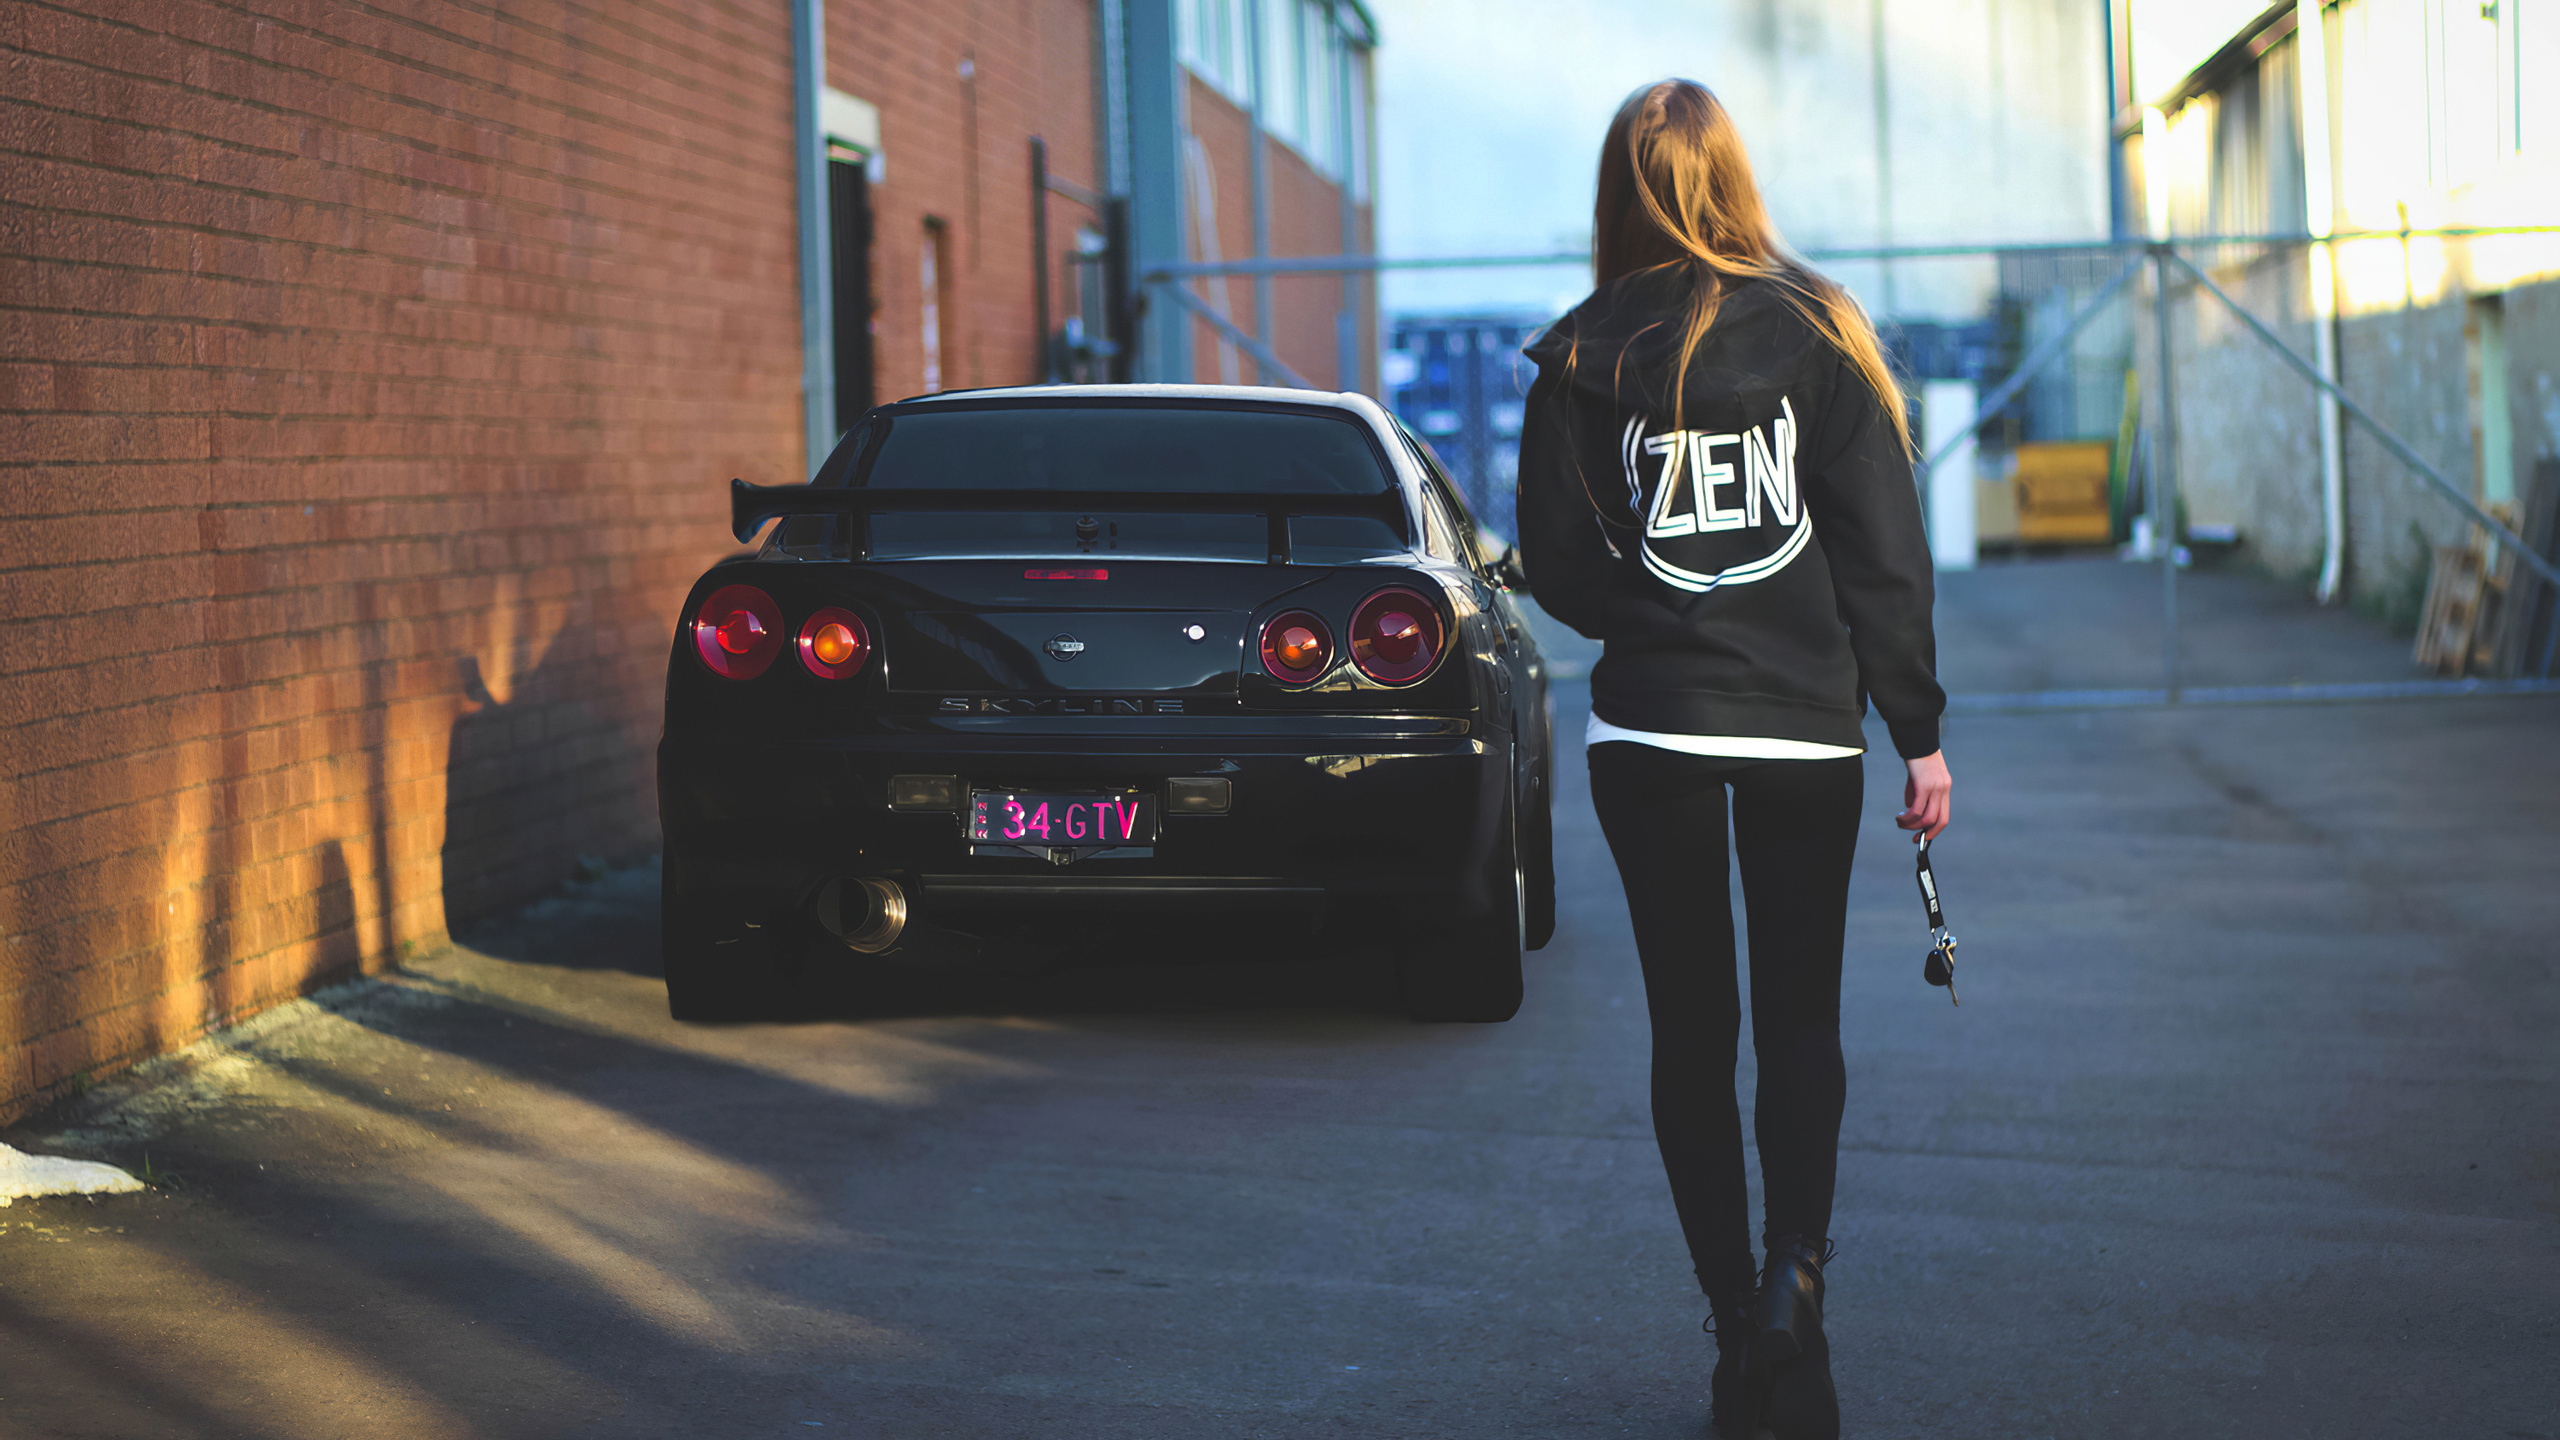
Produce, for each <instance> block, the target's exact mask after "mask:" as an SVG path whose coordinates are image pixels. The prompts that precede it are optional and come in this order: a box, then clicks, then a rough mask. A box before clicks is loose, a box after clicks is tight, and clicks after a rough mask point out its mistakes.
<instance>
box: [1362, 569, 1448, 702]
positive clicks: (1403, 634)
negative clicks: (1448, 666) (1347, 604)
mask: <svg viewBox="0 0 2560 1440" xmlns="http://www.w3.org/2000/svg"><path fill="white" fill-rule="evenodd" d="M1440 639H1441V631H1440V607H1438V606H1436V605H1434V604H1432V603H1431V602H1430V601H1429V600H1427V599H1424V598H1423V597H1422V596H1421V595H1420V594H1419V593H1417V592H1415V591H1412V590H1406V589H1403V588H1401V587H1397V588H1393V589H1387V590H1381V591H1379V592H1378V593H1377V594H1375V595H1372V596H1370V597H1369V598H1368V599H1366V600H1363V601H1361V602H1360V608H1359V609H1357V610H1354V611H1352V612H1351V663H1352V664H1354V665H1357V666H1359V667H1360V673H1361V674H1363V675H1366V676H1368V677H1369V678H1370V679H1372V680H1375V681H1377V682H1378V683H1379V684H1381V685H1410V684H1412V683H1413V682H1414V681H1416V680H1419V679H1421V678H1422V677H1423V676H1425V675H1428V674H1430V673H1431V667H1432V666H1434V665H1436V664H1438V663H1440Z"/></svg>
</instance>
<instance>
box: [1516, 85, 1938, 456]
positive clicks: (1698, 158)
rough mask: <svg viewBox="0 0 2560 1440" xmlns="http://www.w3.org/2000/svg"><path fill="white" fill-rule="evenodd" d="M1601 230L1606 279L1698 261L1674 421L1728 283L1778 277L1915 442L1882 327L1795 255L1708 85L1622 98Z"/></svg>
mask: <svg viewBox="0 0 2560 1440" xmlns="http://www.w3.org/2000/svg"><path fill="white" fill-rule="evenodd" d="M1591 239H1592V243H1591V268H1592V272H1593V273H1592V279H1593V281H1594V283H1596V284H1599V285H1606V284H1608V283H1609V282H1610V281H1612V280H1616V279H1618V278H1620V277H1621V276H1625V275H1632V274H1634V273H1635V272H1637V271H1639V270H1652V269H1658V268H1661V267H1664V266H1670V265H1685V266H1687V267H1688V268H1689V271H1690V277H1691V278H1690V284H1691V294H1690V299H1689V313H1688V316H1687V318H1686V320H1685V321H1684V322H1683V324H1682V326H1681V330H1680V358H1679V364H1678V367H1677V368H1676V369H1675V370H1674V371H1673V375H1672V382H1671V383H1672V396H1673V398H1672V413H1673V421H1672V424H1673V427H1674V428H1678V425H1679V406H1680V401H1679V395H1680V393H1681V391H1682V390H1683V389H1685V388H1686V387H1685V385H1683V384H1682V381H1683V380H1684V379H1685V377H1686V376H1687V375H1688V373H1689V363H1690V361H1691V360H1692V359H1694V358H1695V357H1696V355H1697V353H1698V346H1699V344H1700V343H1701V342H1703V341H1704V340H1705V339H1706V338H1707V327H1709V326H1710V325H1713V324H1714V323H1715V318H1716V311H1717V309H1718V308H1719V307H1720V306H1722V305H1723V303H1724V293H1725V281H1726V280H1727V279H1728V278H1731V279H1750V278H1759V279H1765V280H1769V281H1771V282H1773V283H1774V284H1775V285H1776V287H1777V292H1778V295H1779V297H1780V298H1781V299H1783V300H1784V301H1785V302H1786V304H1787V305H1788V306H1789V307H1790V308H1792V309H1793V310H1794V311H1795V312H1796V313H1797V314H1798V315H1800V316H1802V317H1804V320H1805V323H1806V324H1808V325H1811V326H1812V327H1813V328H1814V331H1815V333H1817V334H1819V335H1821V336H1822V338H1823V339H1825V340H1827V341H1829V342H1830V343H1831V345H1832V346H1833V348H1835V349H1837V350H1838V351H1839V352H1840V353H1841V355H1842V356H1843V357H1844V358H1846V359H1847V360H1848V362H1849V364H1850V366H1851V367H1852V368H1854V369H1855V370H1856V371H1857V372H1858V375H1859V377H1860V378H1861V379H1863V380H1865V381H1866V382H1867V387H1868V388H1869V389H1871V390H1873V391H1874V392H1875V396H1876V401H1877V403H1879V404H1881V405H1882V406H1883V407H1884V411H1885V414H1886V415H1888V416H1890V417H1891V418H1892V420H1893V429H1894V433H1895V434H1896V435H1897V436H1899V437H1900V438H1901V441H1902V447H1903V449H1904V450H1906V451H1907V450H1909V449H1910V448H1911V419H1910V416H1909V415H1908V414H1907V413H1905V408H1904V405H1903V401H1902V387H1901V386H1900V385H1898V384H1896V383H1895V382H1894V378H1893V370H1892V368H1891V367H1890V366H1889V365H1888V364H1887V363H1886V361H1885V357H1884V347H1883V346H1882V345H1880V344H1878V343H1877V341H1876V328H1875V326H1874V324H1873V323H1871V322H1870V321H1869V320H1868V319H1867V312H1866V311H1865V310H1863V309H1861V308H1860V307H1859V305H1858V302H1857V301H1856V300H1854V299H1852V298H1850V295H1849V292H1848V291H1846V290H1843V289H1841V288H1840V287H1839V286H1838V285H1837V284H1835V283H1833V282H1832V281H1831V280H1828V279H1826V278H1824V277H1823V276H1821V275H1819V274H1816V273H1815V272H1814V271H1813V270H1812V268H1811V267H1809V266H1807V265H1806V264H1805V263H1804V262H1803V261H1801V260H1798V259H1796V258H1795V257H1794V256H1792V255H1789V254H1788V253H1787V252H1786V250H1785V247H1784V243H1783V242H1782V241H1780V240H1779V238H1778V230H1777V227H1776V226H1775V225H1772V224H1771V223H1770V222H1769V211H1768V207H1767V206H1765V205H1763V204H1761V203H1760V187H1759V186H1758V184H1756V183H1755V182H1754V181H1753V180H1752V178H1751V157H1750V155H1749V154H1748V153H1746V152H1745V151H1744V149H1743V147H1742V132H1741V130H1740V129H1739V128H1737V127H1736V126H1735V125H1734V123H1733V117H1732V116H1731V115H1729V114H1727V113H1726V111H1725V108H1724V106H1723V105H1722V104H1721V103H1719V102H1718V101H1717V100H1716V97H1715V96H1714V95H1713V94H1711V93H1710V92H1709V91H1708V90H1707V87H1705V86H1704V85H1701V84H1699V83H1698V82H1696V81H1694V80H1664V81H1661V82H1659V83H1656V84H1652V85H1648V86H1646V87H1644V88H1643V89H1641V90H1638V91H1637V92H1635V93H1634V94H1632V95H1630V96H1628V97H1627V101H1626V103H1625V104H1623V105H1621V106H1619V107H1618V113H1617V116H1616V118H1614V119H1612V120H1611V121H1610V122H1609V134H1608V138H1606V139H1605V140H1603V141H1601V143H1600V184H1599V196H1598V203H1597V204H1596V205H1595V207H1594V213H1593V215H1592V232H1591ZM1648 328H1650V327H1648ZM1639 333H1641V332H1639ZM1577 348H1578V347H1577ZM1620 360H1621V363H1623V362H1624V357H1623V355H1622V356H1621V357H1620ZM1567 363H1568V364H1570V363H1571V359H1570V358H1569V359H1568V362H1567Z"/></svg>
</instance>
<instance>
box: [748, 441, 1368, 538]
mask: <svg viewBox="0 0 2560 1440" xmlns="http://www.w3.org/2000/svg"><path fill="white" fill-rule="evenodd" d="M869 424H870V425H871V426H872V427H873V433H872V434H871V436H870V437H869V441H868V444H867V445H866V446H865V453H864V454H863V456H862V459H861V461H860V463H859V464H858V465H857V466H855V467H854V473H853V475H852V476H851V477H850V478H851V479H852V480H853V482H854V483H855V484H857V485H866V486H871V487H876V488H880V489H918V490H932V489H948V490H967V489H995V490H1055V491H1062V492H1074V491H1084V490H1143V491H1151V492H1154V491H1168V492H1174V493H1180V492H1184V491H1201V492H1212V493H1225V494H1246V495H1341V494H1352V495H1364V494H1365V495H1374V494H1379V493H1382V492H1385V491H1388V490H1390V489H1392V488H1393V487H1394V485H1395V480H1394V476H1393V474H1392V473H1391V472H1390V471H1389V470H1388V469H1387V467H1386V464H1385V462H1384V461H1383V460H1382V459H1381V458H1380V456H1379V454H1378V450H1377V447H1376V444H1375V443H1374V441H1373V440H1372V437H1371V435H1370V432H1369V429H1368V427H1367V426H1365V425H1363V424H1361V423H1360V422H1359V420H1358V419H1356V418H1355V417H1351V416H1338V415H1331V414H1326V413H1323V412H1318V411H1289V410H1268V409H1251V410H1247V409H1230V408H1220V407H1214V406H1197V405H1193V406H1150V405H1128V404H1108V405H1094V404H1091V403H1089V402H1088V403H1081V404H1075V405H1061V404H1052V405H1017V406H1003V407H996V406H975V405H969V404H966V403H965V402H964V403H958V404H954V405H952V406H951V407H950V408H948V409H944V408H941V407H935V408H931V409H917V410H908V411H893V412H890V413H888V414H875V415H874V416H872V418H871V420H870V422H869ZM821 483H823V482H821ZM1080 521H1091V522H1092V524H1091V526H1090V527H1089V529H1088V531H1087V533H1079V522H1080ZM784 530H785V533H784V535H783V537H782V538H781V539H780V540H779V541H778V543H780V544H782V545H783V546H785V547H786V548H789V549H794V550H801V549H802V548H803V547H807V548H810V549H819V548H837V547H838V545H839V544H840V542H839V540H838V537H839V536H840V534H841V526H840V525H839V524H838V523H837V522H830V521H815V520H800V521H791V522H786V525H785V527H784ZM870 541H871V557H872V558H873V559H875V560H911V559H923V558H929V557H937V556H955V557H956V556H972V555H978V556H985V555H1023V556H1052V555H1080V554H1122V555H1139V556H1160V557H1183V558H1194V559H1212V560H1251V561H1258V560H1262V559H1264V558H1265V557H1266V549H1267V537H1266V536H1265V534H1264V522H1263V520H1262V517H1260V516H1258V515H1216V514H1204V515H1188V514H1180V513H1173V514H1166V513H1158V512H1145V513H1128V514H1094V513H1085V512H1069V511H1024V512H1013V513H1005V514H990V513H987V512H983V511H978V512H971V511H948V512H943V511H929V510H927V511H887V512H883V513H881V514H878V515H875V516H873V517H872V518H871V535H870ZM1290 546H1291V551H1290V553H1291V556H1292V558H1294V559H1296V560H1297V561H1299V562H1300V563H1302V564H1342V563H1349V562H1353V561H1357V560H1362V559H1367V558H1370V557H1373V556H1383V555H1395V554H1401V553H1403V552H1404V550H1405V548H1406V547H1405V541H1404V537H1403V535H1402V534H1401V532H1400V531H1399V530H1398V528H1397V527H1396V526H1394V525H1391V524H1388V523H1386V522H1384V521H1381V520H1376V519H1371V518H1368V517H1362V516H1321V515H1310V516H1297V517H1293V518H1292V519H1291V521H1290Z"/></svg>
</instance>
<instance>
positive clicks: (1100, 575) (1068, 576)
mask: <svg viewBox="0 0 2560 1440" xmlns="http://www.w3.org/2000/svg"><path fill="white" fill-rule="evenodd" d="M1022 578H1023V579H1025V580H1108V579H1110V578H1111V572H1110V571H1108V570H1025V571H1023V572H1022Z"/></svg>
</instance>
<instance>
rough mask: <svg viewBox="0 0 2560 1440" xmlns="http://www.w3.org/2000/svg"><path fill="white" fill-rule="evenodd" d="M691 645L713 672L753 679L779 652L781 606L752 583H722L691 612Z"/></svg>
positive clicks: (780, 645) (738, 678) (780, 648)
mask: <svg viewBox="0 0 2560 1440" xmlns="http://www.w3.org/2000/svg"><path fill="white" fill-rule="evenodd" d="M693 648H694V652H695V653H696V654H698V655H700V656H701V657H702V663H703V664H705V665H708V666H710V667H711V670H712V672H713V673H714V674H718V675H726V676H728V677H729V678H730V679H732V680H753V679H754V678H756V677H757V676H759V675H761V674H763V673H764V671H765V667H766V666H768V665H771V664H772V663H773V657H774V656H776V655H779V654H781V653H782V609H781V607H780V606H777V605H775V604H774V603H773V597H772V596H770V595H767V594H766V593H764V592H763V591H761V590H759V589H757V588H756V587H754V586H753V585H723V586H721V587H720V588H719V589H717V590H714V591H712V592H711V595H710V598H708V599H706V600H704V601H703V602H702V608H701V609H699V610H696V611H695V612H693Z"/></svg>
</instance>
